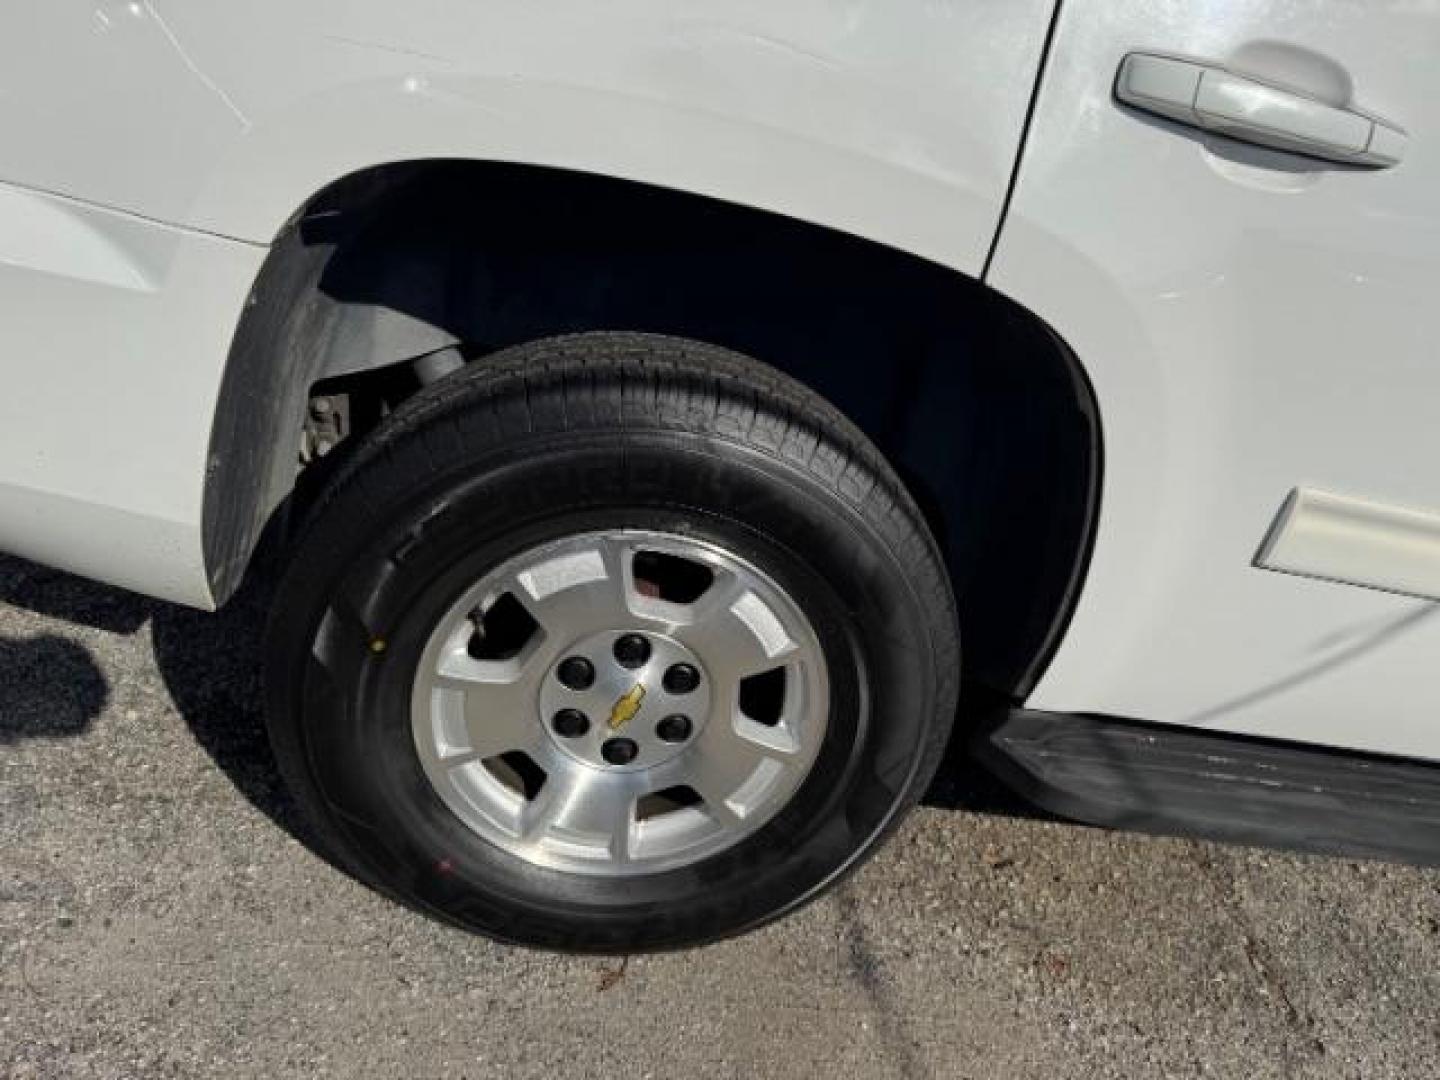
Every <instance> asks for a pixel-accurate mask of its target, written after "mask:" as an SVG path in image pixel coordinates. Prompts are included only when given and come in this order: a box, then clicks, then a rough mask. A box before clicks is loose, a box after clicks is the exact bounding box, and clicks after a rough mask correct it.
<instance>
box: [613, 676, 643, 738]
mask: <svg viewBox="0 0 1440 1080" xmlns="http://www.w3.org/2000/svg"><path fill="white" fill-rule="evenodd" d="M644 700H645V684H644V683H636V684H635V685H634V686H632V687H631V688H630V689H629V690H628V691H626V692H625V693H624V694H622V695H621V697H620V700H619V701H617V702H615V705H614V707H613V708H611V710H610V730H611V731H619V730H620V729H621V728H623V727H624V726H625V725H626V724H628V723H629V722H630V721H631V720H633V719H635V714H636V713H637V712H639V711H640V703H641V702H642V701H644Z"/></svg>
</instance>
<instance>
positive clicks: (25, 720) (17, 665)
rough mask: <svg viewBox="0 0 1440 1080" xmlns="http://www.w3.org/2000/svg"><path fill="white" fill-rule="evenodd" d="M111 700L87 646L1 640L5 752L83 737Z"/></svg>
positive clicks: (0, 742)
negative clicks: (39, 741) (27, 742)
mask: <svg viewBox="0 0 1440 1080" xmlns="http://www.w3.org/2000/svg"><path fill="white" fill-rule="evenodd" d="M109 699H110V687H109V685H108V684H107V683H106V681H105V676H104V674H103V673H102V672H101V671H100V668H99V665H97V664H96V663H95V660H94V658H93V657H92V656H91V655H90V653H89V651H88V650H87V649H86V648H85V647H84V646H82V645H77V644H75V643H74V642H73V641H67V640H66V639H64V638H61V637H54V636H50V635H46V636H42V637H35V638H5V637H0V746H9V745H12V744H15V743H18V742H20V741H22V740H23V739H34V738H43V739H53V738H57V737H63V736H67V735H68V736H75V735H83V734H84V733H85V732H86V731H87V730H89V728H90V725H91V724H92V723H94V721H95V718H96V717H97V716H99V715H100V712H101V710H102V709H104V708H105V703H106V702H107V701H109Z"/></svg>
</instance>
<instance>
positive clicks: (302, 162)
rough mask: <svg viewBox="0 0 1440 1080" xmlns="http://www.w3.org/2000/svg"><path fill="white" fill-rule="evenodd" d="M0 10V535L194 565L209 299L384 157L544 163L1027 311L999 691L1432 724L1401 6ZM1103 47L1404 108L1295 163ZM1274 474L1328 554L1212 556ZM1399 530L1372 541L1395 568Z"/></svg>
mask: <svg viewBox="0 0 1440 1080" xmlns="http://www.w3.org/2000/svg"><path fill="white" fill-rule="evenodd" d="M7 14H8V16H9V22H10V25H11V26H12V28H13V29H12V32H11V33H10V34H7V35H6V36H5V38H4V39H3V41H0V132H3V134H4V138H3V139H0V373H3V376H4V380H5V385H6V391H5V393H4V394H3V395H0V548H3V549H5V550H8V551H11V552H15V553H17V554H21V555H25V556H28V557H31V558H35V559H39V560H42V561H45V562H48V563H51V564H54V565H58V566H61V567H64V568H66V569H70V570H73V571H76V572H79V573H83V574H86V575H88V576H92V577H96V578H100V579H103V580H106V581H110V582H113V583H117V584H120V585H124V586H127V587H130V588H134V589H137V590H140V591H142V592H146V593H149V594H152V595H155V596H158V597H163V598H165V599H169V600H174V601H177V602H181V603H186V604H191V605H195V606H213V605H214V604H215V603H217V602H219V601H220V600H222V599H223V597H221V596H216V595H215V594H214V591H213V590H212V577H211V575H210V574H209V573H207V567H206V557H205V545H204V538H203V536H202V531H203V523H202V514H203V506H204V501H205V497H206V482H207V476H208V475H209V473H210V462H209V461H208V460H207V458H208V455H209V452H210V446H211V436H212V430H213V428H214V425H215V422H216V409H217V406H218V403H219V401H220V392H221V385H222V380H223V378H224V375H225V372H226V366H227V362H228V361H229V358H230V354H231V345H232V341H233V340H234V337H235V333H236V328H237V325H238V324H239V322H240V320H241V317H242V315H243V313H244V311H245V309H246V305H247V298H249V297H250V296H251V294H252V289H253V288H254V285H255V282H256V280H257V277H258V276H259V274H260V272H261V268H262V265H263V264H264V262H265V260H266V257H267V255H268V254H269V251H270V246H271V245H272V243H274V242H275V241H276V239H277V237H279V236H280V234H281V233H282V231H283V230H284V229H285V228H286V225H287V223H288V222H290V221H291V219H292V218H293V216H294V215H295V214H296V213H297V211H298V210H299V209H300V208H301V207H303V206H304V205H305V204H306V202H307V201H308V200H310V199H311V198H312V197H313V196H314V195H315V194H316V193H317V192H319V191H321V190H322V189H324V188H325V187H326V186H327V185H330V184H332V183H334V182H335V181H337V180H339V179H341V178H343V177H345V176H347V175H349V174H353V173H356V172H360V171H362V170H365V169H368V168H372V167H374V166H379V165H385V164H388V163H394V162H406V161H419V160H427V159H469V160H476V161H499V162H514V163H522V164H528V165H536V166H547V167H558V168H565V169H571V170H578V171H581V172H585V173H592V174H597V175H601V176H609V177H616V178H621V179H626V180H636V181H643V182H645V183H647V184H650V185H655V186H657V187H663V188H670V189H674V190H677V191H684V192H691V193H695V194H698V195H705V196H711V197H715V198H719V199H723V200H725V201H727V202H730V203H734V204H739V205H744V206H750V207H755V208H759V209H762V210H767V211H773V212H777V213H780V214H784V215H787V216H790V217H793V218H796V219H799V220H802V221H806V222H812V223H815V224H817V225H823V226H825V227H827V228H829V229H833V230H838V231H841V232H844V233H849V234H853V235H855V236H859V237H863V238H865V239H867V240H871V241H876V242H878V243H881V244H884V245H887V246H889V247H891V248H894V249H897V250H900V251H904V252H907V253H909V254H911V255H915V256H919V257H921V258H923V259H926V260H930V261H932V262H934V263H938V264H940V265H943V266H945V267H948V268H949V269H950V270H952V271H954V272H955V273H956V274H959V275H965V276H968V277H970V278H974V279H979V280H983V281H984V282H985V283H986V284H987V285H989V286H990V287H992V288H993V289H995V290H997V291H999V292H1000V293H1002V294H1004V295H1006V296H1008V297H1010V298H1012V299H1013V300H1015V301H1017V302H1018V303H1019V304H1021V305H1023V306H1024V307H1026V308H1028V309H1029V310H1031V311H1033V312H1034V313H1035V314H1036V315H1038V316H1039V317H1040V318H1041V319H1043V320H1044V321H1045V322H1046V323H1047V324H1048V325H1049V326H1050V327H1051V328H1053V330H1054V331H1055V332H1056V333H1057V334H1058V335H1059V336H1060V337H1061V338H1063V339H1064V341H1065V342H1066V343H1067V344H1068V345H1069V347H1070V348H1071V349H1072V350H1073V351H1074V353H1075V355H1076V356H1077V357H1078V360H1079V362H1080V364H1081V365H1082V366H1083V368H1084V370H1085V372H1086V374H1087V375H1088V377H1089V379H1090V381H1091V383H1092V384H1093V388H1094V392H1095V398H1096V401H1097V402H1098V407H1099V413H1100V421H1101V428H1102V431H1103V440H1104V453H1105V457H1104V461H1105V470H1104V478H1103V486H1102V490H1101V493H1100V498H1099V519H1098V522H1097V526H1096V534H1095V543H1094V550H1093V556H1092V559H1091V562H1090V566H1089V569H1088V573H1087V575H1086V577H1085V580H1084V584H1083V589H1082V591H1081V593H1080V597H1079V601H1078V605H1077V606H1076V608H1075V611H1074V614H1073V619H1072V621H1071V623H1070V625H1069V628H1068V631H1067V632H1066V633H1065V635H1064V638H1063V640H1062V641H1061V643H1060V645H1059V648H1058V651H1056V653H1055V654H1054V656H1053V660H1052V662H1051V663H1050V665H1049V668H1048V670H1047V672H1046V673H1045V675H1044V677H1043V678H1042V679H1041V680H1040V682H1039V684H1038V685H1037V686H1035V687H1034V689H1033V691H1032V692H1031V694H1030V697H1029V704H1030V705H1031V706H1033V707H1035V708H1041V709H1050V710H1057V711H1068V712H1091V713H1104V714H1113V715H1119V716H1129V717H1139V718H1144V719H1146V720H1151V721H1158V722H1166V723H1177V724H1187V725H1195V726H1205V727H1210V728H1214V729H1216V730H1222V731H1230V732H1239V733H1247V734H1254V735H1265V736H1272V737H1277V738H1284V739H1292V740H1299V741H1306V742H1314V743H1321V744H1326V745H1331V746H1337V747H1348V748H1352V749H1356V750H1369V751H1377V752H1384V753H1392V754H1400V755H1407V756H1414V757H1422V758H1440V729H1437V728H1436V727H1435V725H1434V724H1433V723H1432V721H1431V719H1430V718H1431V717H1432V716H1433V715H1434V714H1435V713H1436V712H1437V711H1440V684H1437V683H1436V682H1435V680H1429V679H1427V678H1425V672H1426V671H1427V668H1428V661H1429V658H1430V657H1431V656H1432V655H1434V653H1435V652H1436V651H1437V649H1440V622H1437V621H1436V620H1434V619H1433V618H1431V615H1432V613H1433V607H1432V604H1431V599H1432V598H1433V597H1434V596H1435V595H1436V589H1435V587H1434V585H1433V584H1427V573H1428V580H1429V581H1433V579H1434V577H1435V572H1434V569H1433V567H1434V565H1435V562H1434V560H1436V559H1440V545H1437V543H1436V541H1435V540H1434V535H1435V533H1434V532H1433V529H1434V525H1433V523H1432V522H1431V521H1430V519H1429V518H1428V517H1427V516H1426V514H1427V512H1432V511H1440V475H1437V474H1435V473H1434V472H1433V471H1432V470H1431V469H1430V467H1429V463H1430V462H1431V461H1432V460H1435V459H1437V458H1440V425H1436V424H1435V423H1434V422H1433V418H1432V415H1431V414H1432V413H1433V411H1434V402H1435V401H1437V400H1440V368H1437V366H1436V365H1435V363H1434V361H1433V358H1432V355H1431V354H1432V352H1433V345H1432V341H1433V339H1434V337H1435V330H1436V329H1437V321H1440V315H1437V314H1436V312H1435V310H1434V307H1433V305H1431V304H1430V303H1429V302H1428V301H1429V298H1430V297H1431V295H1432V294H1433V293H1434V292H1435V289H1436V286H1437V284H1440V280H1437V279H1440V231H1437V225H1440V205H1437V203H1436V200H1435V199H1434V196H1433V193H1434V192H1435V191H1436V190H1437V188H1440V150H1437V149H1436V144H1435V143H1434V141H1433V140H1431V139H1430V138H1429V137H1428V136H1429V132H1428V130H1427V127H1428V124H1429V122H1430V119H1431V117H1433V116H1435V115H1437V114H1436V112H1435V108H1434V101H1435V100H1436V95H1437V92H1440V69H1437V68H1436V67H1435V65H1434V63H1433V57H1434V55H1435V50H1436V47H1437V45H1440V14H1437V13H1435V12H1433V11H1429V10H1428V9H1426V8H1424V7H1423V6H1421V5H1414V4H1408V3H1405V2H1403V0H1393V2H1392V0H1386V2H1384V3H1361V2H1354V3H1352V2H1349V0H1306V2H1299V3H1295V2H1286V3H1280V2H1265V3H1249V4H1247V3H1242V2H1240V0H1233V2H1225V3H1218V4H1209V5H1203V6H1200V5H1189V6H1186V5H1181V6H1178V7H1166V8H1160V9H1157V8H1156V7H1155V6H1154V5H1152V4H1147V3H1144V2H1143V0H1115V2H1105V3H1102V2H1100V0H1062V3H1061V4H1060V6H1059V10H1058V11H1057V10H1056V9H1055V7H1054V5H1053V4H1052V3H1051V0H1016V2H1008V0H945V2H942V3H929V4H921V3H910V2H901V3H895V2H890V3H882V2H879V0H871V2H859V0H857V2H854V3H849V4H845V5H832V4H822V3H817V2H813V0H804V2H795V3H787V4H781V5H777V4H762V3H755V2H746V3H740V4H734V3H732V4H723V5H722V4H715V3H705V2H702V0H686V2H684V3H661V2H660V0H624V2H623V3H612V4H606V5H594V4H584V3H578V2H573V0H566V2H561V3H552V4H544V5H536V4H525V3H519V2H514V0H485V2H482V3H457V2H453V0H415V2H412V3H407V4H404V5H396V4H386V3H380V2H377V0H345V2H340V0H316V2H313V3H307V4H303V5H295V4H283V3H280V2H279V0H257V2H255V3H249V4H244V5H235V4H221V3H218V2H212V0H204V2H196V3H191V4H188V5H179V4H173V3H170V2H168V0H144V2H127V3H121V2H113V3H112V2H108V0H97V2H96V3H93V4H90V5H86V6H79V7H73V6H68V5H58V4H48V5H30V4H26V5H20V4H18V3H12V4H11V5H10V8H9V9H8V10H7ZM1137 50H1138V51H1147V52H1157V53H1174V54H1180V55H1183V56H1187V57H1193V58H1196V59H1199V60H1203V61H1206V62H1211V63H1214V64H1217V65H1218V64H1223V65H1226V66H1228V67H1229V68H1231V69H1232V70H1243V71H1246V72H1247V73H1249V74H1251V75H1253V76H1255V77H1257V78H1263V79H1268V80H1271V81H1277V82H1280V83H1283V84H1286V85H1290V86H1296V87H1299V88H1300V89H1303V90H1305V91H1307V92H1308V93H1309V94H1311V95H1312V96H1313V97H1315V98H1317V99H1322V100H1329V101H1331V102H1332V104H1335V105H1336V106H1347V107H1348V106H1351V105H1353V106H1354V107H1355V108H1359V109H1363V110H1365V111H1366V112H1369V113H1372V114H1373V115H1375V116H1377V117H1383V118H1385V119H1386V120H1387V121H1390V122H1392V123H1394V124H1395V125H1398V127H1400V128H1403V129H1405V130H1406V131H1407V132H1408V134H1409V141H1408V145H1407V147H1406V149H1405V154H1404V158H1403V160H1402V161H1401V162H1400V163H1399V164H1398V165H1396V166H1395V167H1392V168H1384V169H1366V168H1358V167H1339V168H1327V167H1321V166H1319V165H1317V164H1316V163H1314V162H1313V161H1307V159H1303V158H1297V157H1295V156H1294V155H1292V154H1288V153H1285V152H1282V151H1277V150H1266V149H1256V148H1254V147H1250V146H1247V145H1245V144H1242V143H1240V142H1237V141H1235V140H1232V139H1228V138H1225V137H1223V136H1215V135H1206V136H1200V135H1198V134H1196V133H1195V132H1194V131H1191V130H1189V129H1186V128H1183V127H1181V126H1179V125H1177V124H1174V123H1171V122H1169V121H1163V120H1157V119H1154V118H1153V117H1145V116H1142V115H1140V114H1138V113H1137V112H1136V111H1134V110H1132V109H1128V108H1125V107H1122V106H1120V105H1119V104H1117V103H1116V101H1115V99H1114V95H1113V90H1114V78H1115V72H1116V70H1117V68H1118V67H1119V65H1120V63H1121V61H1122V60H1123V59H1124V57H1125V56H1126V55H1127V54H1128V53H1130V52H1133V51H1137ZM1032 109H1033V115H1031V113H1032ZM1012 180H1013V191H1012V190H1011V185H1012ZM1297 488H1304V489H1307V490H1309V489H1314V490H1315V491H1318V492H1320V493H1322V499H1323V494H1324V493H1330V494H1333V495H1339V496H1344V497H1349V498H1353V499H1358V500H1363V501H1365V502H1366V504H1367V505H1368V504H1376V506H1377V507H1378V508H1377V509H1376V511H1375V512H1374V513H1373V514H1369V515H1364V514H1362V515H1361V516H1362V518H1363V519H1364V520H1363V521H1362V522H1361V524H1360V525H1359V526H1356V527H1355V528H1354V529H1353V531H1352V532H1351V533H1350V534H1348V536H1349V540H1348V541H1347V542H1342V543H1340V544H1339V545H1338V548H1333V546H1332V548H1333V549H1325V548H1324V543H1325V537H1326V536H1330V539H1331V540H1333V535H1332V534H1333V529H1332V530H1331V532H1330V533H1326V530H1325V527H1324V524H1323V522H1322V524H1321V526H1319V532H1320V534H1322V535H1321V537H1320V540H1319V541H1312V542H1310V543H1309V544H1307V543H1306V542H1305V535H1306V534H1305V533H1304V530H1303V528H1300V526H1304V525H1306V523H1307V522H1306V521H1300V522H1298V524H1297V529H1298V530H1299V531H1297V532H1296V533H1295V534H1294V535H1293V536H1289V537H1286V536H1278V537H1276V536H1272V538H1271V539H1272V541H1276V544H1272V548H1274V549H1275V550H1278V551H1281V552H1282V554H1285V553H1287V552H1288V554H1286V557H1287V558H1288V559H1289V560H1290V562H1289V563H1288V564H1286V565H1288V568H1291V569H1300V570H1304V571H1305V572H1306V573H1308V574H1314V575H1319V576H1322V577H1325V576H1329V577H1337V576H1338V577H1346V578H1348V579H1350V580H1351V582H1352V584H1339V583H1335V582H1332V581H1322V580H1315V579H1314V578H1312V577H1306V576H1298V575H1292V574H1278V573H1273V572H1269V571H1267V570H1265V569H1262V568H1258V567H1257V566H1255V565H1254V561H1255V557H1256V554H1257V551H1258V550H1259V549H1260V548H1261V545H1262V543H1263V542H1264V541H1265V540H1266V537H1267V535H1270V534H1271V530H1272V527H1273V526H1274V525H1275V523H1276V521H1277V517H1278V516H1279V515H1280V514H1281V511H1282V507H1284V506H1285V504H1286V501H1287V498H1289V496H1290V494H1291V492H1292V491H1294V490H1295V489H1297ZM1300 505H1301V506H1302V508H1303V507H1304V506H1309V505H1313V504H1312V503H1305V502H1303V500H1302V502H1301V504H1300ZM1341 505H1342V507H1344V506H1351V505H1352V504H1349V503H1342V504H1341ZM1407 513H1408V515H1409V516H1407ZM1292 516H1293V515H1292ZM1342 516H1343V514H1342ZM1286 541H1288V542H1289V543H1290V547H1289V548H1285V547H1284V543H1283V542H1286ZM1277 544H1278V546H1276V545H1277ZM1297 544H1298V547H1296V545H1297ZM1317 544H1318V545H1319V547H1318V548H1317ZM1416 545H1418V548H1417V546H1416ZM1322 549H1323V550H1322ZM1400 549H1403V550H1405V551H1407V552H1409V556H1408V557H1410V558H1411V559H1412V562H1411V563H1409V564H1407V565H1411V566H1412V567H1413V569H1412V570H1411V571H1407V572H1406V573H1404V574H1403V575H1401V576H1400V577H1399V578H1397V577H1396V576H1395V574H1394V573H1393V572H1392V571H1393V563H1392V562H1391V561H1389V560H1390V559H1391V557H1393V556H1395V554H1396V551H1397V550H1400ZM1317 551H1318V554H1317ZM1307 560H1309V561H1307ZM1427 568H1429V569H1428V571H1427ZM1361 586H1371V587H1372V588H1364V587H1361ZM1375 587H1384V588H1387V589H1391V590H1397V591H1398V592H1401V593H1403V592H1411V593H1416V594H1419V595H1418V598H1417V597H1416V596H1404V595H1397V594H1396V593H1395V592H1384V591H1377V590H1376V588H1375Z"/></svg>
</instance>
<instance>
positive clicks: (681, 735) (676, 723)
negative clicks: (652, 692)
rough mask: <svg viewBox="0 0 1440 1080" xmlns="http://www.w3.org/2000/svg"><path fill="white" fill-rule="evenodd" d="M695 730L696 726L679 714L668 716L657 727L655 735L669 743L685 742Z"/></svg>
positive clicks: (686, 717)
mask: <svg viewBox="0 0 1440 1080" xmlns="http://www.w3.org/2000/svg"><path fill="white" fill-rule="evenodd" d="M693 730H694V725H693V724H691V723H690V718H689V717H688V716H682V715H681V714H679V713H675V714H673V715H671V716H667V717H665V719H663V720H661V721H660V722H659V723H658V724H656V725H655V734H656V735H658V736H660V738H661V739H662V740H664V741H665V742H669V743H677V742H684V741H685V740H686V739H688V738H689V737H690V732H691V731H693Z"/></svg>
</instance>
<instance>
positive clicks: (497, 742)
mask: <svg viewBox="0 0 1440 1080" xmlns="http://www.w3.org/2000/svg"><path fill="white" fill-rule="evenodd" d="M466 660H468V663H467V662H466V661H465V660H460V659H459V658H454V657H452V658H449V659H448V660H447V662H446V663H445V664H444V665H442V667H441V670H440V671H439V672H437V673H436V675H435V678H434V686H435V688H436V689H438V690H441V691H446V692H449V693H452V694H458V695H460V697H461V700H462V702H463V704H462V705H461V709H462V715H463V717H464V730H465V736H466V743H467V746H466V749H467V750H469V751H470V752H472V753H474V754H478V755H479V756H480V757H482V758H488V757H493V756H495V755H496V754H503V753H505V752H507V751H510V750H531V749H534V748H535V747H536V746H537V745H538V744H539V741H540V739H541V738H542V737H543V735H544V733H543V731H542V730H541V729H540V728H539V727H538V725H537V724H536V723H535V692H536V686H535V683H536V680H535V679H534V678H532V677H531V676H530V675H529V673H528V671H527V670H525V669H521V670H519V671H516V672H513V673H510V672H504V673H497V672H496V671H495V670H494V668H495V667H497V665H492V664H487V663H485V662H483V661H478V660H469V659H468V658H466ZM452 757H453V755H450V754H447V755H445V760H447V761H448V760H450V759H451V758H452Z"/></svg>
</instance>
